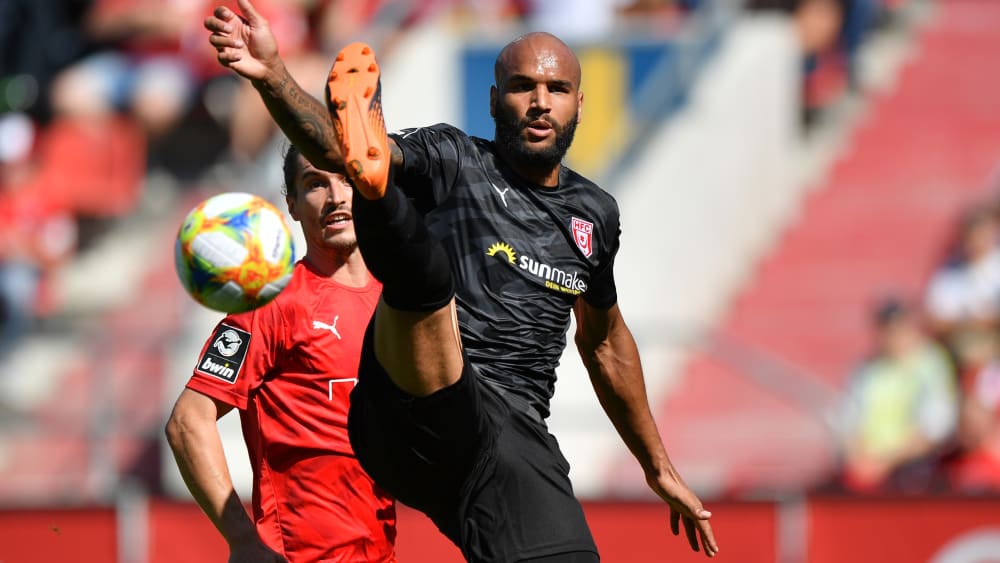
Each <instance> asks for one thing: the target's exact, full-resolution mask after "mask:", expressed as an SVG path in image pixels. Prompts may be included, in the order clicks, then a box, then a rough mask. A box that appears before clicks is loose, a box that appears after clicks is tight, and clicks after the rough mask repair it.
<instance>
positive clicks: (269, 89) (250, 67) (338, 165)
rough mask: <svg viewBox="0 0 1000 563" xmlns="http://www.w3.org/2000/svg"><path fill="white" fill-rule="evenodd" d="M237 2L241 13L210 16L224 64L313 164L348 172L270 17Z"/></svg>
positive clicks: (396, 159)
mask: <svg viewBox="0 0 1000 563" xmlns="http://www.w3.org/2000/svg"><path fill="white" fill-rule="evenodd" d="M238 5H239V10H240V13H236V12H234V11H232V10H230V9H229V8H227V7H225V6H219V7H217V8H216V9H215V11H214V12H213V14H212V16H210V17H208V18H206V19H205V29H207V30H208V31H210V32H211V35H210V36H209V43H211V44H212V46H213V47H214V48H215V50H216V53H217V58H218V60H219V64H221V65H223V66H225V67H227V68H230V69H232V70H233V71H234V72H236V73H237V74H239V75H240V76H243V77H244V78H246V79H248V80H249V81H250V83H251V84H252V85H253V86H254V88H255V89H256V90H257V92H258V93H259V94H260V97H261V100H263V102H264V105H265V106H266V107H267V110H268V112H269V113H270V114H271V117H272V118H273V119H274V121H275V123H277V125H278V127H279V128H280V129H281V131H282V132H283V133H284V134H285V135H286V136H287V137H288V139H289V140H290V141H291V142H292V144H294V145H295V146H296V147H297V148H298V149H299V150H300V151H301V152H302V154H303V155H305V157H306V158H307V159H309V161H310V162H312V163H313V165H314V166H316V167H317V168H322V169H324V170H328V171H332V172H339V171H341V170H343V164H342V162H343V159H342V158H341V154H340V148H339V147H338V145H337V143H336V139H335V137H334V131H333V122H332V121H331V120H330V115H329V113H328V112H327V109H326V107H325V105H324V104H323V103H322V102H320V101H319V100H317V99H316V98H315V97H313V96H312V95H310V94H309V93H308V92H306V91H305V90H304V89H303V88H302V86H301V85H299V83H298V82H296V80H295V79H294V78H293V77H292V75H291V74H290V73H289V72H288V69H287V68H286V67H285V63H284V61H283V60H282V59H281V56H280V55H279V53H278V44H277V41H276V40H275V38H274V34H273V33H272V32H271V27H270V24H269V23H268V21H267V20H266V19H265V18H264V17H263V16H261V15H260V13H259V12H257V10H256V8H255V7H254V6H253V4H252V3H251V2H250V1H249V0H238ZM389 145H390V149H391V151H392V163H393V165H394V166H400V165H402V159H403V156H402V153H401V152H400V151H399V149H398V148H397V147H396V146H395V143H393V142H392V141H391V140H390V141H389Z"/></svg>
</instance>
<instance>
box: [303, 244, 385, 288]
mask: <svg viewBox="0 0 1000 563" xmlns="http://www.w3.org/2000/svg"><path fill="white" fill-rule="evenodd" d="M303 259H304V260H305V261H306V262H308V263H309V265H310V266H311V267H312V269H313V271H315V272H316V273H317V274H319V275H321V276H323V277H327V278H330V279H331V280H333V281H335V282H337V283H339V284H341V285H346V286H348V287H364V286H366V285H368V283H369V281H370V279H371V277H370V276H371V274H369V273H368V268H367V267H366V266H365V261H364V259H362V258H361V252H359V251H357V250H355V251H354V252H352V253H350V254H349V255H348V256H346V257H345V256H341V255H339V254H336V253H330V252H319V251H307V252H306V255H305V256H304V257H303Z"/></svg>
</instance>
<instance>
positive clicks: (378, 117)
mask: <svg viewBox="0 0 1000 563" xmlns="http://www.w3.org/2000/svg"><path fill="white" fill-rule="evenodd" d="M326 104H327V110H328V111H329V112H330V117H331V118H332V119H333V125H334V130H335V131H336V135H337V144H338V145H340V152H341V155H343V157H344V164H345V165H346V167H347V175H348V176H349V177H350V179H351V180H352V181H353V182H354V187H355V188H357V189H358V190H359V191H360V192H361V195H363V196H364V197H365V198H367V199H379V198H381V197H382V195H383V194H385V187H386V184H387V183H388V181H389V166H390V156H391V155H390V154H389V140H388V137H387V136H386V130H385V120H384V119H383V117H382V83H381V81H380V80H379V67H378V63H377V62H376V61H375V52H374V51H372V48H371V47H369V46H368V45H365V44H364V43H351V44H350V45H348V46H347V47H344V49H343V50H341V51H340V53H338V54H337V60H336V61H334V63H333V68H331V69H330V76H329V78H328V80H327V83H326Z"/></svg>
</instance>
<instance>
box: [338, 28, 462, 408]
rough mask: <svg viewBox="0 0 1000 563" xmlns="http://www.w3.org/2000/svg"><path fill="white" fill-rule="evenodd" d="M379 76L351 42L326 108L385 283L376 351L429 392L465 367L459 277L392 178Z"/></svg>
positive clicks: (370, 258) (362, 234) (404, 380)
mask: <svg viewBox="0 0 1000 563" xmlns="http://www.w3.org/2000/svg"><path fill="white" fill-rule="evenodd" d="M379 78H380V69H379V66H378V62H377V61H376V60H375V54H374V52H373V51H372V49H371V47H369V46H368V45H365V44H364V43H352V44H351V45H348V46H347V47H345V48H344V49H343V50H342V51H341V52H340V53H339V54H338V55H337V59H336V61H335V62H334V64H333V68H332V69H331V70H330V76H329V80H328V81H327V92H326V93H327V100H326V101H327V109H328V110H329V112H330V117H331V118H332V120H333V124H334V130H335V132H336V137H337V143H338V145H339V146H340V150H341V151H342V154H343V155H344V162H345V163H346V164H347V173H348V176H349V177H350V179H351V182H352V183H353V184H354V187H355V197H354V203H353V213H354V218H355V231H356V232H357V236H358V246H359V248H360V249H361V254H362V256H363V257H364V259H365V263H366V264H367V265H368V268H369V270H370V271H371V272H372V274H374V275H375V277H376V278H378V279H379V280H380V281H381V282H382V284H383V290H382V302H381V303H380V304H379V306H378V308H377V310H376V314H375V342H374V345H375V356H376V358H377V359H378V361H379V363H381V364H382V367H384V368H385V370H386V372H387V373H388V374H389V376H390V377H391V378H392V380H393V382H394V383H395V384H396V386H397V387H399V388H400V389H402V390H403V391H405V392H407V393H409V394H411V395H415V396H426V395H429V394H431V393H433V392H435V391H437V390H439V389H442V388H444V387H447V386H449V385H451V384H452V383H454V382H455V381H457V380H458V378H459V377H460V376H461V372H462V352H461V342H460V340H459V333H458V321H457V316H456V309H455V300H454V293H455V290H454V282H453V280H452V276H451V265H450V262H449V260H448V256H447V254H446V253H445V250H444V249H443V248H442V247H441V245H440V243H439V242H438V241H437V240H436V239H435V238H434V237H433V236H432V235H431V234H430V233H429V232H428V230H427V228H426V226H425V225H424V222H423V217H422V216H421V215H420V213H419V212H418V211H417V210H416V209H415V208H414V207H413V205H412V204H411V203H410V201H409V200H408V199H407V198H406V196H405V195H404V194H403V192H402V191H401V190H400V189H399V188H398V187H397V186H395V185H394V184H393V183H392V182H391V174H390V167H391V153H390V147H389V143H390V139H389V138H388V136H387V134H386V128H385V122H384V119H383V117H382V102H381V83H380V79H379ZM359 194H360V197H358V195H359Z"/></svg>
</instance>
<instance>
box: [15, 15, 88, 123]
mask: <svg viewBox="0 0 1000 563" xmlns="http://www.w3.org/2000/svg"><path fill="white" fill-rule="evenodd" d="M91 3H92V0H3V1H2V2H0V113H3V112H7V111H23V112H25V113H27V114H29V115H30V116H31V117H32V118H33V119H36V120H39V121H41V122H43V123H44V122H47V121H48V119H49V115H50V114H49V107H48V100H47V99H46V98H45V96H44V95H42V94H43V93H44V92H47V91H48V90H49V87H50V85H51V82H52V80H53V78H54V77H55V75H56V74H57V73H58V72H59V71H60V70H61V69H62V68H64V67H66V66H67V65H69V64H71V63H73V62H74V61H76V60H77V59H79V58H80V57H81V56H83V55H84V54H85V53H86V52H87V51H88V50H89V49H90V43H89V40H88V38H87V35H86V33H85V32H84V31H83V26H82V25H81V23H82V21H83V18H84V15H85V14H86V13H87V10H88V9H89V7H90V4H91Z"/></svg>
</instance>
